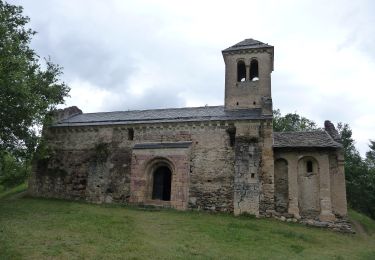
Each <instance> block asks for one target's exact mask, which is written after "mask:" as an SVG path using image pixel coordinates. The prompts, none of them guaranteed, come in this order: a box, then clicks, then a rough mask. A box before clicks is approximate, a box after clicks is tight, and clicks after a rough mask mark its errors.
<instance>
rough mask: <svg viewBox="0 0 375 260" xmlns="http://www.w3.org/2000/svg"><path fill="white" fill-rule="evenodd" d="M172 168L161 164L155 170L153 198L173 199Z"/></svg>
mask: <svg viewBox="0 0 375 260" xmlns="http://www.w3.org/2000/svg"><path fill="white" fill-rule="evenodd" d="M171 181H172V173H171V170H170V169H169V168H168V167H166V166H160V167H158V168H157V169H156V170H155V171H154V183H153V187H152V199H154V200H167V201H169V200H171Z"/></svg>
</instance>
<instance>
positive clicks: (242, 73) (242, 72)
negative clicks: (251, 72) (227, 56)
mask: <svg viewBox="0 0 375 260" xmlns="http://www.w3.org/2000/svg"><path fill="white" fill-rule="evenodd" d="M245 80H246V66H245V62H243V61H242V60H240V61H239V62H237V81H238V82H241V81H245Z"/></svg>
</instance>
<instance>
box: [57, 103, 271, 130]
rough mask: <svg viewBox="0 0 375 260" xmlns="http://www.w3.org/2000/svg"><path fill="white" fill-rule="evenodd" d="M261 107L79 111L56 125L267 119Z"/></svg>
mask: <svg viewBox="0 0 375 260" xmlns="http://www.w3.org/2000/svg"><path fill="white" fill-rule="evenodd" d="M263 118H271V116H262V113H261V109H240V110H231V111H226V110H224V107H223V106H206V107H187V108H168V109H153V110H133V111H119V112H104V113H87V114H78V115H75V116H72V117H70V118H68V119H65V120H62V121H60V122H58V123H56V124H55V125H54V126H55V127H56V126H85V125H116V124H141V123H163V122H192V121H211V120H240V119H263Z"/></svg>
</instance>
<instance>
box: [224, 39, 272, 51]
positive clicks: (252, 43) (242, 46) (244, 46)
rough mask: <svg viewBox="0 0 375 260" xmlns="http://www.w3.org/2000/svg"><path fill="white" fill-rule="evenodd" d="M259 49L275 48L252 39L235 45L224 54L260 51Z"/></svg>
mask: <svg viewBox="0 0 375 260" xmlns="http://www.w3.org/2000/svg"><path fill="white" fill-rule="evenodd" d="M258 48H273V46H271V45H268V44H266V43H263V42H261V41H257V40H254V39H251V38H250V39H245V40H243V41H241V42H239V43H236V44H235V45H233V46H231V47H229V48H226V49H225V50H223V51H222V52H223V53H227V52H233V51H240V50H248V49H258Z"/></svg>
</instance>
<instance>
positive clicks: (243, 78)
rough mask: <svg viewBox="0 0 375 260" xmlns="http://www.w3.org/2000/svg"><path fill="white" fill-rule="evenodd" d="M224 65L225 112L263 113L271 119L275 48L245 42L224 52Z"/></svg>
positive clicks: (258, 42) (254, 41)
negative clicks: (250, 111)
mask: <svg viewBox="0 0 375 260" xmlns="http://www.w3.org/2000/svg"><path fill="white" fill-rule="evenodd" d="M222 54H223V57H224V62H225V109H226V110H235V109H260V110H261V113H262V115H272V97H271V73H272V71H273V46H271V45H268V44H265V43H262V42H260V41H257V40H254V39H245V40H243V41H241V42H239V43H237V44H235V45H233V46H232V47H229V48H227V49H225V50H223V51H222Z"/></svg>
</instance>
